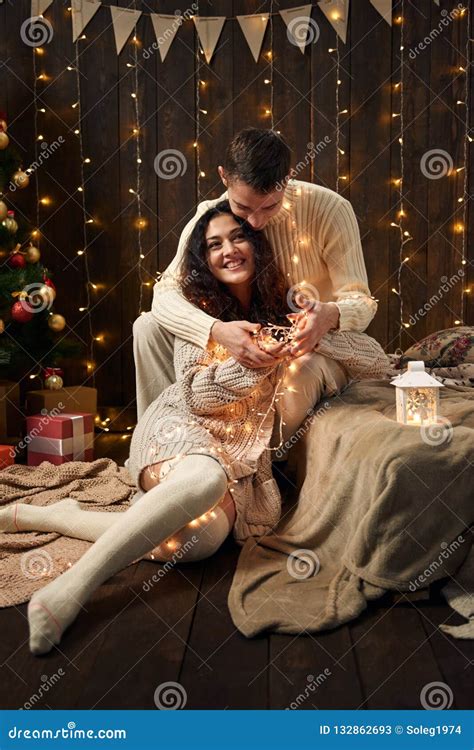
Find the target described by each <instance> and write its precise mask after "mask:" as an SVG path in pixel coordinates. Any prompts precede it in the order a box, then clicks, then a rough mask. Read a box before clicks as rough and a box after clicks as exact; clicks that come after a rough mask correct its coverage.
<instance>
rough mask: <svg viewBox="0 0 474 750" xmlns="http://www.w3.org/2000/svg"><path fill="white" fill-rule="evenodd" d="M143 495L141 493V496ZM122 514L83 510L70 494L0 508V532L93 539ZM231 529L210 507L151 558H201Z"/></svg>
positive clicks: (224, 517) (218, 511)
mask: <svg viewBox="0 0 474 750" xmlns="http://www.w3.org/2000/svg"><path fill="white" fill-rule="evenodd" d="M144 494H145V493H144V492H142V493H141V496H143V495H144ZM125 512H126V511H124V513H125ZM122 515H123V513H119V512H115V513H113V512H109V511H95V510H94V511H92V510H83V509H82V507H81V504H80V503H79V502H78V501H77V500H75V499H74V498H72V497H67V498H65V499H64V500H60V501H59V502H57V503H53V504H52V505H44V506H39V505H29V504H27V503H15V504H13V505H9V506H8V508H4V509H2V510H0V531H7V532H9V533H14V532H20V531H47V532H56V533H58V534H63V535H64V536H69V537H72V538H74V539H84V540H85V541H88V542H96V541H97V539H99V537H100V536H102V534H103V533H104V532H105V531H107V529H110V527H111V526H113V525H114V524H115V523H116V522H117V521H118V520H119V518H120V517H121V516H122ZM230 530H231V526H230V523H229V519H228V517H227V514H226V513H225V512H224V511H223V510H222V508H221V507H220V506H219V505H216V507H215V508H214V509H213V510H211V511H208V512H207V513H204V514H203V515H201V516H200V517H199V518H195V519H192V520H191V521H190V522H188V523H187V524H186V526H184V527H183V528H182V529H179V531H177V532H176V533H175V534H173V537H172V538H171V539H169V540H168V541H167V540H165V541H164V542H163V543H162V544H161V545H160V546H159V547H156V549H153V550H152V553H151V554H150V557H151V558H152V559H153V560H156V561H158V562H168V561H170V560H173V561H176V562H191V561H195V560H204V559H205V558H206V557H209V556H210V555H212V554H213V553H214V552H216V550H217V549H219V547H220V546H221V544H222V542H223V541H224V539H226V537H227V536H228V534H229V532H230Z"/></svg>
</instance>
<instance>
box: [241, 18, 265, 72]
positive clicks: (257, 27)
mask: <svg viewBox="0 0 474 750" xmlns="http://www.w3.org/2000/svg"><path fill="white" fill-rule="evenodd" d="M269 18H270V15H269V14H268V13H259V14H258V15H252V16H237V20H238V22H239V24H240V28H241V29H242V33H243V35H244V37H245V39H246V41H247V44H248V46H249V47H250V51H251V53H252V55H253V58H254V60H255V62H258V58H259V56H260V52H261V49H262V44H263V37H264V36H265V31H266V29H267V24H268V19H269Z"/></svg>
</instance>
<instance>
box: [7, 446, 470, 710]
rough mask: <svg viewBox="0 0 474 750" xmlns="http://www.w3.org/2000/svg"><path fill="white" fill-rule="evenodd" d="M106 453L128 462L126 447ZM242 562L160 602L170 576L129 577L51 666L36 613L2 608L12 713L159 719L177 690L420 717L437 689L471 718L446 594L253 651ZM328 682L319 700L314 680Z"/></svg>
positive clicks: (223, 558)
mask: <svg viewBox="0 0 474 750" xmlns="http://www.w3.org/2000/svg"><path fill="white" fill-rule="evenodd" d="M97 447H98V450H97V455H107V456H110V457H112V458H114V460H116V461H117V462H118V463H120V464H121V463H123V460H124V456H123V450H124V444H123V442H122V443H120V441H119V440H118V439H117V438H116V437H115V436H113V435H108V436H105V435H104V436H101V437H100V438H99V440H98V441H97ZM238 554H239V548H238V547H237V546H236V545H235V544H234V543H233V542H232V540H231V539H230V538H229V539H228V540H227V541H226V542H225V543H224V545H223V546H222V547H221V549H220V550H219V552H218V553H217V554H216V555H215V556H213V557H212V558H211V559H208V560H205V561H203V562H199V563H188V564H187V565H181V566H179V565H178V566H176V567H175V568H174V569H172V570H170V571H169V572H167V573H166V574H165V575H163V577H161V578H159V580H158V582H156V583H155V584H154V585H153V586H151V588H150V590H149V591H146V590H144V589H143V583H144V582H145V581H147V580H148V579H149V578H151V576H153V575H156V573H157V571H158V570H159V569H160V568H162V566H160V565H158V564H156V563H152V562H148V561H142V562H140V563H138V564H136V565H134V566H131V567H129V568H127V569H126V570H124V571H122V572H120V573H119V574H118V575H116V576H114V577H113V578H112V579H110V580H109V581H108V582H107V583H106V584H104V585H103V586H102V587H101V588H100V589H99V590H98V591H97V592H96V593H95V595H94V596H93V598H92V599H91V600H90V601H89V602H88V604H87V611H84V612H82V613H81V614H80V616H79V617H78V618H77V620H76V622H75V623H74V624H73V625H72V626H71V628H70V629H69V630H68V631H67V632H66V635H65V636H64V638H63V641H62V643H61V645H60V648H59V649H54V650H53V651H52V652H51V653H50V654H48V655H47V656H45V657H39V658H38V657H34V656H32V655H31V654H30V652H29V649H28V643H27V635H28V628H27V620H26V604H25V605H22V606H19V607H11V608H8V609H1V610H0V633H1V638H0V651H1V654H0V656H1V661H0V663H1V665H2V666H1V673H0V707H1V708H12V709H18V708H21V707H23V706H24V707H25V708H30V707H31V708H36V709H69V708H77V709H93V708H102V709H120V708H124V709H156V703H155V693H156V691H157V689H158V688H159V686H160V685H162V684H163V683H166V682H169V681H172V682H177V683H179V685H180V686H181V688H180V690H181V691H182V692H183V694H185V695H186V704H185V706H184V708H185V709H245V708H250V709H268V708H270V709H284V708H286V707H292V704H293V706H294V705H295V704H296V705H298V707H299V709H300V710H301V709H323V708H324V709H335V708H349V709H359V708H360V709H367V708H369V709H380V708H397V709H401V708H406V709H413V708H414V709H418V708H422V705H421V704H420V693H421V691H422V689H423V687H424V686H425V685H427V684H429V683H431V682H443V683H445V685H447V688H444V690H446V691H447V693H448V694H450V693H451V692H452V695H453V704H452V708H458V709H463V708H471V706H472V703H471V701H470V700H469V695H470V693H472V684H473V667H474V642H472V641H458V640H454V639H452V638H450V637H449V636H447V635H444V634H443V633H442V632H441V631H440V630H439V629H438V628H437V625H438V624H439V623H441V622H445V621H449V622H450V623H453V624H455V623H457V622H461V619H460V618H458V616H457V615H454V614H452V610H450V609H449V607H447V605H446V604H444V603H443V602H442V600H441V598H440V597H439V595H437V594H436V592H433V594H432V599H431V600H430V601H429V602H415V603H412V604H407V603H404V604H397V605H395V604H394V602H393V600H392V597H391V595H387V596H386V597H384V598H383V599H381V600H379V602H375V603H372V604H371V605H370V606H369V608H368V610H367V611H366V612H365V613H364V614H363V615H362V616H361V617H359V619H358V620H356V621H354V622H353V623H351V624H348V625H345V626H343V627H340V628H338V629H337V630H335V631H331V632H325V633H322V634H318V635H312V636H298V637H295V636H282V635H266V636H262V637H257V638H253V639H250V640H248V639H246V638H245V637H244V636H242V635H240V633H238V632H237V631H236V629H235V627H234V626H233V624H232V621H231V619H230V616H229V613H228V609H227V604H226V599H227V593H228V591H229V587H230V584H231V580H232V575H233V571H234V568H235V565H236V562H237V558H238ZM324 670H326V673H325V672H324ZM321 674H322V675H323V676H324V677H323V679H315V680H314V682H313V688H314V689H309V688H308V685H309V684H311V683H310V680H311V678H309V680H308V675H314V677H315V678H318V676H319V675H321ZM158 692H160V690H158Z"/></svg>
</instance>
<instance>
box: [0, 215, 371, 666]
mask: <svg viewBox="0 0 474 750" xmlns="http://www.w3.org/2000/svg"><path fill="white" fill-rule="evenodd" d="M181 272H182V276H181V289H182V293H183V294H184V295H185V296H186V297H187V298H188V299H189V300H190V301H191V302H193V303H194V304H196V305H197V306H199V307H201V308H203V309H206V311H208V312H210V313H211V314H213V315H214V316H216V317H219V318H221V319H222V320H232V319H240V320H242V319H252V320H258V321H261V322H267V321H269V322H271V323H276V324H278V323H283V322H284V321H285V314H286V312H287V308H286V289H285V283H284V279H283V277H282V275H281V274H280V272H279V271H278V270H277V269H276V267H275V265H274V263H273V254H272V250H271V248H270V246H269V245H268V242H267V240H266V239H265V237H264V235H263V234H262V233H260V232H256V231H254V230H252V228H251V227H250V226H248V225H247V224H245V222H244V221H243V220H242V219H239V218H237V217H235V216H233V214H232V213H231V211H230V208H229V204H228V202H226V201H225V202H222V203H220V204H219V205H217V206H216V207H214V208H212V209H210V210H209V211H208V212H206V213H205V214H204V215H203V216H202V218H201V219H200V220H199V221H198V223H197V224H196V226H195V228H194V230H193V232H192V235H191V237H190V240H189V243H188V247H187V251H186V255H185V258H184V261H183V267H182V269H181ZM258 327H259V325H257V326H256V329H257V328H258ZM334 335H336V334H334ZM351 335H352V336H355V337H356V341H357V337H364V338H365V339H369V337H366V336H365V335H364V334H351ZM345 336H347V334H343V333H342V332H341V333H340V334H339V341H340V346H339V350H338V351H339V355H338V356H343V355H347V361H348V362H349V363H350V366H351V367H352V370H353V371H354V372H355V374H357V372H360V373H361V374H362V376H363V374H364V372H365V374H367V367H368V365H373V366H375V367H376V370H375V371H371V376H372V377H374V376H375V377H376V376H377V372H378V371H379V370H380V371H382V370H383V368H384V367H386V357H385V355H384V354H383V352H382V350H381V349H380V347H379V346H378V344H376V342H373V344H374V347H372V349H371V350H370V356H368V358H366V359H365V361H364V362H363V363H361V362H360V361H359V360H358V359H357V358H354V342H353V340H350V339H347V340H346V339H345V338H344V337H345ZM326 337H327V339H326V341H325V342H322V343H325V345H326V346H327V347H329V346H330V341H331V338H330V334H327V335H326ZM326 337H325V338H326ZM369 340H370V341H373V340H372V339H369ZM344 342H346V344H347V345H346V344H344ZM369 348H370V347H369ZM318 349H319V347H318ZM272 354H273V355H274V363H273V364H272V365H271V366H269V367H264V368H259V369H249V368H246V367H244V366H243V365H241V364H239V363H238V362H237V361H236V360H234V359H233V358H229V357H228V356H227V355H226V351H225V350H220V349H219V347H217V346H215V345H213V344H212V343H211V344H209V346H208V348H207V349H206V350H204V349H201V348H200V347H197V346H195V345H194V344H190V343H189V342H186V341H183V340H181V339H176V341H175V350H174V366H175V373H176V383H174V384H173V385H171V386H170V387H169V388H167V389H166V390H165V391H164V392H163V393H162V394H161V395H160V396H159V398H157V399H156V401H154V402H153V403H152V404H150V406H149V407H148V409H147V410H146V412H145V413H144V415H143V417H142V418H141V419H140V421H139V423H138V424H137V426H136V428H135V431H134V434H133V437H132V442H131V446H130V461H129V470H130V472H131V474H132V476H133V478H134V479H135V480H136V483H137V486H138V487H139V489H140V490H141V491H142V492H143V494H141V492H140V493H139V496H138V499H137V500H136V502H134V503H133V504H132V505H131V506H130V508H128V509H127V511H126V512H125V513H123V514H113V513H107V512H96V511H84V510H81V509H80V507H79V505H78V504H77V503H76V502H75V501H73V500H71V499H66V500H63V501H61V502H60V503H56V504H54V505H53V506H49V507H47V508H38V507H34V506H31V505H25V504H17V505H14V506H10V507H9V508H7V509H5V511H2V512H0V529H2V530H4V531H13V530H18V531H20V530H21V531H25V530H33V529H34V530H39V531H56V532H59V533H63V534H66V535H69V536H76V537H79V538H82V539H87V540H90V541H94V542H95V543H94V544H93V545H92V547H91V548H90V549H89V550H88V551H87V552H86V553H85V554H84V555H83V556H82V557H81V559H80V560H79V561H78V562H77V563H76V564H75V565H73V566H72V567H71V568H70V569H69V570H68V571H66V572H65V573H63V574H62V575H61V576H59V577H58V578H57V579H55V580H54V581H52V582H51V583H50V584H48V585H47V586H46V587H44V588H43V589H41V590H39V591H37V592H36V593H35V594H34V595H33V597H32V599H31V601H30V603H29V605H28V620H29V626H30V649H31V651H32V652H33V653H34V654H43V653H46V652H48V651H49V650H50V649H51V648H52V646H53V645H54V644H57V643H59V641H60V640H61V637H62V634H63V632H64V630H65V629H66V628H67V627H68V625H70V624H71V623H72V622H73V620H74V619H75V618H76V616H77V614H78V612H79V610H80V609H81V607H82V606H83V604H84V603H85V602H86V601H87V600H88V598H89V597H90V595H91V594H92V592H93V591H94V590H95V589H96V588H97V587H98V586H99V585H100V584H101V583H103V582H104V581H106V580H107V579H108V578H110V577H111V576H112V575H114V574H115V573H116V572H117V571H119V570H121V569H123V568H124V567H126V566H127V565H129V564H130V563H132V562H134V561H136V560H139V559H140V558H141V557H143V556H144V555H145V554H146V553H148V552H150V550H153V555H154V557H155V558H156V559H158V560H167V559H169V557H170V553H172V552H173V550H174V549H176V548H177V547H178V546H179V547H180V549H184V550H185V552H184V559H186V560H191V559H200V558H203V557H207V556H209V555H211V554H213V552H215V551H216V550H217V549H218V547H219V546H220V545H221V544H222V542H223V540H224V539H225V538H226V536H227V535H228V533H229V531H230V529H232V528H233V529H234V535H235V538H236V540H237V541H238V542H239V543H243V542H244V541H245V539H246V538H248V537H249V536H259V535H262V534H265V533H267V532H268V531H270V530H271V529H272V528H273V527H274V525H275V524H276V523H277V522H278V520H279V518H280V513H281V509H280V496H279V493H278V489H277V486H276V483H275V481H274V480H273V478H272V474H271V461H270V452H269V451H268V450H267V447H268V445H269V442H270V437H271V433H272V427H273V409H272V406H273V402H274V399H275V392H276V386H277V385H278V384H279V383H280V381H281V373H280V372H279V365H280V364H281V363H282V360H283V358H284V357H286V356H288V350H287V348H286V347H285V346H284V345H283V344H280V345H276V346H275V347H274V349H273V351H272ZM330 356H331V355H330ZM354 362H356V364H355V365H354ZM361 364H362V365H363V366H362V367H361ZM364 368H365V369H364ZM377 368H378V369H377ZM349 372H350V371H349ZM165 477H166V481H164V482H163V479H164V478H165ZM140 495H141V496H140Z"/></svg>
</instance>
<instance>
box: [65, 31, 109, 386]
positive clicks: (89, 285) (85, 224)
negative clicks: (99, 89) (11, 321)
mask: <svg viewBox="0 0 474 750" xmlns="http://www.w3.org/2000/svg"><path fill="white" fill-rule="evenodd" d="M84 36H85V35H84ZM74 46H75V66H74V68H75V74H76V75H75V80H76V101H75V103H74V104H73V105H72V108H73V109H74V110H75V111H76V112H77V121H76V128H75V130H74V133H75V135H77V137H78V142H79V165H80V167H79V169H80V185H79V186H78V188H77V190H78V192H79V193H80V199H81V209H82V218H83V220H82V231H83V244H82V247H81V248H80V249H79V250H77V255H78V256H80V257H82V259H83V266H84V274H85V280H86V282H85V294H86V304H85V306H84V307H80V308H79V312H81V313H84V312H85V313H86V314H87V326H88V329H89V341H88V353H87V357H88V359H87V363H86V367H87V374H88V375H90V376H91V381H92V384H93V385H94V386H95V363H94V356H95V350H94V344H95V342H96V341H102V337H101V336H95V335H94V332H93V328H92V315H91V302H92V299H91V289H94V290H97V284H94V283H93V282H92V280H91V276H90V270H89V258H88V249H89V231H88V229H89V226H90V225H91V224H93V223H94V219H93V218H92V216H89V214H88V212H87V207H86V183H85V170H84V165H85V164H90V163H91V159H90V157H88V156H85V154H84V138H83V133H82V98H81V72H80V67H79V65H80V56H79V40H77V41H76V43H75V45H74Z"/></svg>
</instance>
